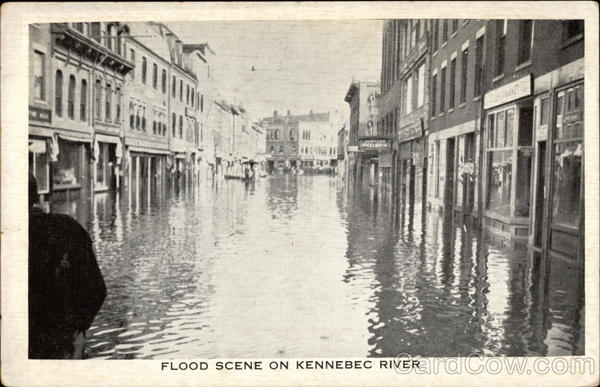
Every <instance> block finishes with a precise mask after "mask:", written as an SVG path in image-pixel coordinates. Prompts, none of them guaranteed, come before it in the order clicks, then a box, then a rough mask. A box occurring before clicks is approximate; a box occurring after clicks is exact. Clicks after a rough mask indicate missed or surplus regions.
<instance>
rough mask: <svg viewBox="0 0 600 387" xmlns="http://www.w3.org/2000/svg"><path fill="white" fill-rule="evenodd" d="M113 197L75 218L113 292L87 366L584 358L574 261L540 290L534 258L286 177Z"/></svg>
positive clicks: (316, 180)
mask: <svg viewBox="0 0 600 387" xmlns="http://www.w3.org/2000/svg"><path fill="white" fill-rule="evenodd" d="M115 195H116V194H114V193H105V194H96V195H94V196H93V199H92V201H91V202H89V203H88V204H89V205H83V206H81V208H77V209H76V211H73V210H74V208H70V209H63V210H62V212H71V213H72V214H74V215H78V218H79V220H80V221H81V222H82V223H83V224H84V225H85V226H86V228H87V229H88V230H89V231H90V234H91V236H92V239H93V241H94V247H95V249H96V253H97V257H98V263H99V265H100V268H101V270H102V273H103V275H104V278H105V281H106V285H107V288H108V296H107V298H106V300H105V302H104V304H103V306H102V309H101V310H100V312H99V314H98V315H97V316H96V319H95V320H94V323H93V325H92V327H91V328H90V329H89V331H88V332H87V337H88V342H87V348H86V352H87V357H88V358H106V359H130V358H136V359H137V358H139V359H146V358H215V357H221V358H251V357H252V358H268V357H315V356H317V357H332V356H338V357H361V356H386V357H393V356H396V355H398V354H400V353H405V354H410V355H413V356H417V355H418V356H459V355H462V356H467V355H469V354H473V353H475V354H482V355H506V356H522V355H558V354H582V353H583V348H584V343H583V337H584V330H583V328H582V324H583V322H584V314H583V307H584V305H583V295H582V294H581V292H578V291H577V288H576V286H574V284H573V283H572V281H571V276H573V275H574V274H573V273H571V272H570V271H569V270H568V269H567V268H566V265H565V267H562V266H561V264H560V263H559V262H560V261H553V264H552V265H551V268H550V271H549V273H550V278H549V279H548V278H543V277H542V276H540V274H539V268H538V267H537V265H536V264H535V262H536V260H532V259H531V258H528V255H527V251H526V249H524V250H522V251H520V250H519V251H514V250H513V251H510V250H503V249H500V248H498V247H495V245H494V244H493V243H487V242H485V241H484V238H483V237H482V236H481V235H480V233H479V232H478V231H472V227H471V226H469V225H465V224H457V223H454V222H452V221H444V219H443V218H442V216H441V215H437V214H434V213H428V214H426V215H427V216H426V217H423V216H422V214H421V213H420V211H419V210H418V209H411V208H405V209H403V210H402V209H400V210H398V211H396V210H394V209H392V208H390V206H389V205H388V204H387V202H386V201H385V200H382V197H381V195H380V194H379V193H378V192H376V191H375V190H374V188H371V190H368V189H367V190H363V191H361V192H347V191H346V190H345V188H344V184H343V182H342V181H341V180H339V179H337V178H335V177H329V176H297V175H292V174H278V175H274V176H270V177H268V178H261V179H257V180H256V181H255V182H249V183H245V182H242V181H239V180H224V181H219V182H216V183H214V184H212V185H211V184H203V185H199V186H195V185H188V186H185V185H182V186H179V187H171V189H170V192H169V193H168V194H167V195H154V196H152V197H144V196H143V193H142V194H141V195H137V196H138V197H136V195H134V196H133V197H132V198H128V197H125V196H127V194H125V196H121V197H119V196H115ZM532 262H534V263H532ZM543 284H550V285H548V286H544V285H543Z"/></svg>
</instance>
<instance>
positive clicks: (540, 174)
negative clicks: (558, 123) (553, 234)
mask: <svg viewBox="0 0 600 387" xmlns="http://www.w3.org/2000/svg"><path fill="white" fill-rule="evenodd" d="M536 165H537V171H536V177H537V179H536V180H537V181H536V184H535V187H536V191H535V208H534V211H535V212H534V214H535V215H534V218H533V222H534V224H533V245H534V246H535V247H540V248H541V247H542V237H543V233H544V223H545V219H546V218H545V214H544V196H545V192H546V141H540V142H538V151H537V160H536Z"/></svg>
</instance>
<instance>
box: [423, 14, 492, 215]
mask: <svg viewBox="0 0 600 387" xmlns="http://www.w3.org/2000/svg"><path fill="white" fill-rule="evenodd" d="M432 23H433V26H432V29H431V34H432V35H431V40H432V43H431V47H432V48H431V50H432V51H433V52H432V55H431V77H430V82H431V87H430V91H431V96H430V111H431V112H430V123H429V141H428V142H429V157H428V164H429V176H428V177H429V181H430V183H429V187H428V190H427V203H428V206H429V207H430V208H432V209H434V210H445V212H446V213H447V214H449V215H452V214H453V213H454V212H456V213H457V214H458V215H461V214H462V215H465V216H471V215H474V216H477V215H478V208H479V205H478V196H477V193H478V186H477V183H478V173H477V172H478V165H479V134H480V132H481V112H482V100H483V98H482V97H483V65H484V52H485V30H486V22H485V21H483V20H466V19H442V20H435V21H433V22H432Z"/></svg>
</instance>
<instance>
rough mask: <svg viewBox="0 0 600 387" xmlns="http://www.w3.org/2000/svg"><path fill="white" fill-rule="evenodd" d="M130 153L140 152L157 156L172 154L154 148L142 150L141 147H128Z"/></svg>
mask: <svg viewBox="0 0 600 387" xmlns="http://www.w3.org/2000/svg"><path fill="white" fill-rule="evenodd" d="M128 149H129V151H130V152H139V153H152V154H156V155H168V154H169V153H170V152H169V151H168V150H166V149H164V150H163V149H152V148H141V147H139V146H130V147H128Z"/></svg>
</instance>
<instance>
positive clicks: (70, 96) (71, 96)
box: [67, 75, 75, 119]
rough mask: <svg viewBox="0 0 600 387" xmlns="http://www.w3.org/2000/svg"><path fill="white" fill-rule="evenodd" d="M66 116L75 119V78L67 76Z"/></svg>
mask: <svg viewBox="0 0 600 387" xmlns="http://www.w3.org/2000/svg"><path fill="white" fill-rule="evenodd" d="M67 115H68V116H69V118H70V119H73V118H75V76H74V75H69V90H68V91H67Z"/></svg>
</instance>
